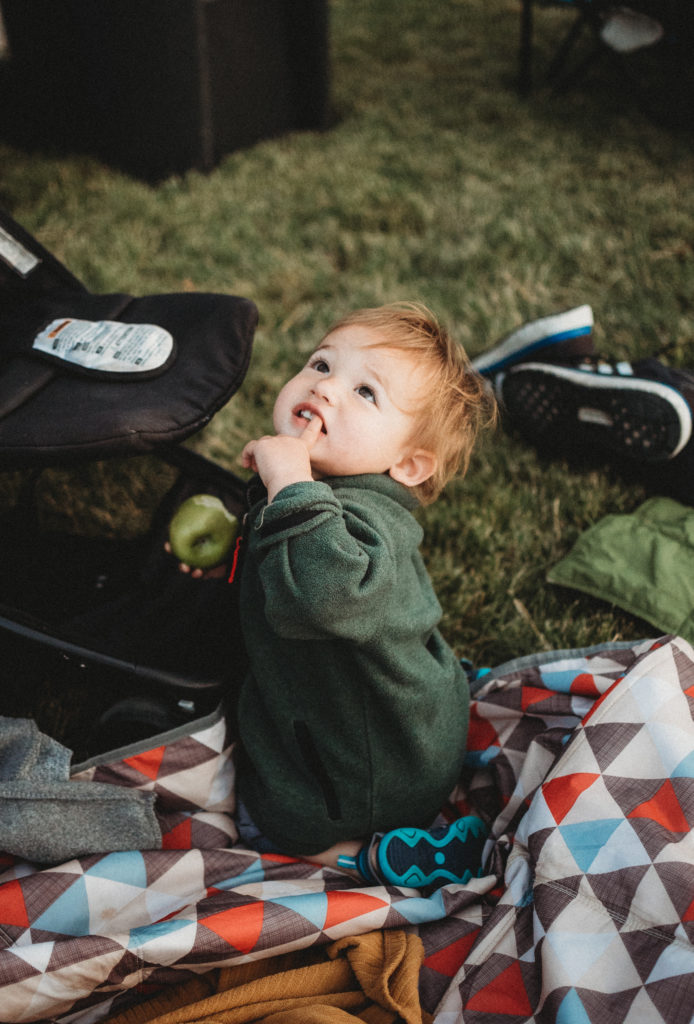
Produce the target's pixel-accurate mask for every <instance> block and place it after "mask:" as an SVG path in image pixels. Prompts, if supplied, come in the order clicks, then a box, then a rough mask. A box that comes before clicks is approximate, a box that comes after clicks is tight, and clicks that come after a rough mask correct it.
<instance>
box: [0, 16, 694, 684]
mask: <svg viewBox="0 0 694 1024" xmlns="http://www.w3.org/2000/svg"><path fill="white" fill-rule="evenodd" d="M330 8H331V67H332V109H333V123H332V125H331V127H330V128H329V130H327V131H326V132H323V133H311V132H308V133H297V134H293V135H287V136H285V137H282V138H278V139H274V140H269V141H265V142H262V143H259V144H258V145H256V146H254V147H252V148H250V149H248V150H245V151H242V152H236V153H232V154H230V155H228V156H227V157H226V158H224V159H223V160H222V161H221V163H220V164H219V166H218V167H217V168H216V169H215V170H214V171H213V172H212V173H210V174H208V175H203V174H200V173H197V172H190V173H188V174H186V175H185V176H183V177H174V178H171V179H170V180H167V181H164V182H162V183H161V184H159V185H157V186H154V187H152V186H149V185H147V184H144V183H142V182H139V181H136V180H134V179H130V178H128V177H126V176H124V175H122V174H120V173H118V172H116V171H114V170H112V169H110V168H108V167H106V166H104V165H102V164H100V163H99V162H98V161H96V160H95V159H90V158H86V157H70V156H65V155H55V154H53V155H51V154H42V155H36V154H31V155H30V154H27V153H25V152H22V151H20V150H17V149H15V148H12V147H10V146H8V145H3V144H0V204H2V205H4V206H5V207H6V208H7V209H9V211H10V212H11V213H12V214H13V216H14V217H15V218H16V219H17V220H18V221H20V223H22V224H24V226H25V227H27V228H28V229H29V230H31V231H32V232H34V233H35V234H36V235H37V236H38V237H39V238H40V240H41V241H42V242H43V243H44V244H45V245H46V246H47V247H48V248H50V249H51V250H53V251H54V252H55V253H56V255H57V256H58V257H59V258H61V259H62V260H63V261H64V262H65V263H66V264H67V265H68V266H69V267H70V268H71V269H72V270H73V272H74V273H76V274H77V275H78V276H79V277H81V278H82V279H83V280H84V281H85V282H86V283H87V284H88V285H89V286H90V288H92V289H93V290H95V291H111V290H113V291H125V292H131V293H134V294H147V293H153V292H159V291H180V290H192V289H197V290H201V291H203V290H204V291H220V292H234V293H237V294H242V295H245V296H248V297H249V298H251V299H253V300H254V301H255V302H256V303H257V305H258V307H259V310H260V318H261V319H260V326H259V330H258V332H257V340H256V345H255V351H254V359H253V363H252V366H251V369H250V372H249V374H248V377H247V380H246V382H245V384H244V386H243V388H242V389H241V392H240V393H239V395H238V396H237V397H236V398H234V400H233V401H232V402H231V403H230V405H229V406H227V407H226V408H225V409H224V410H223V411H222V412H221V413H220V414H219V415H218V416H217V417H216V418H215V420H214V421H213V422H212V424H211V425H210V426H209V427H208V428H207V430H206V431H205V432H204V433H203V434H202V435H200V436H199V437H198V438H196V439H195V440H194V442H192V443H194V444H195V446H196V447H197V448H199V450H200V451H202V452H204V453H205V454H207V455H209V456H211V457H212V458H214V459H216V460H218V461H220V462H222V463H223V464H225V465H227V466H230V467H232V468H236V459H237V457H238V453H239V452H240V450H241V447H242V446H243V443H244V441H245V440H246V439H247V438H248V437H250V436H254V435H256V434H257V433H258V432H261V431H263V432H264V431H266V430H267V429H268V428H269V423H270V410H271V405H272V397H273V394H274V392H275V390H276V389H277V387H278V386H279V384H281V383H282V382H283V380H284V379H285V378H286V377H287V376H288V375H289V374H290V373H291V372H293V371H294V370H295V369H296V368H298V366H299V365H300V364H301V363H302V361H303V359H304V357H305V356H306V354H307V353H308V352H309V351H310V350H311V348H312V346H313V345H314V343H315V341H316V339H317V338H318V336H319V335H320V333H321V331H322V330H323V329H324V328H325V327H326V326H327V325H328V324H329V323H330V322H331V321H332V320H333V319H334V318H335V317H336V316H337V315H338V314H340V313H341V312H343V311H344V310H346V309H348V308H350V307H356V306H362V305H371V304H378V303H381V302H384V301H389V300H395V299H405V298H406V299H409V298H413V299H419V300H422V301H424V302H426V303H427V304H428V305H430V306H431V307H432V308H434V309H435V310H436V311H437V312H438V314H439V315H440V317H441V318H442V319H443V320H444V321H446V322H447V323H448V324H449V325H450V327H451V328H452V329H453V331H454V333H455V334H456V335H457V336H458V337H459V339H460V340H461V342H462V343H463V344H464V345H465V346H466V348H467V349H468V351H469V352H470V354H471V355H475V354H476V353H478V352H481V351H483V350H484V349H485V348H487V347H489V346H490V345H491V344H493V343H494V341H495V340H496V339H497V338H498V337H499V336H501V335H503V334H504V333H505V332H507V331H508V330H510V329H512V328H513V327H515V326H517V325H519V324H520V323H522V322H524V321H525V320H528V319H531V318H533V317H537V316H542V315H545V314H547V313H550V312H554V311H556V310H559V309H563V308H567V307H569V306H573V305H578V304H580V303H584V302H589V303H591V305H592V306H593V309H594V313H595V318H596V330H595V337H596V344H597V345H598V347H599V348H600V349H601V350H602V351H603V352H605V353H606V354H608V355H611V356H618V357H620V358H629V357H637V356H642V355H647V354H659V355H660V356H661V358H663V359H665V360H666V361H668V362H670V363H671V364H672V365H694V345H693V342H692V338H694V308H693V300H694V248H693V243H694V196H693V194H692V182H693V177H694V175H693V172H694V134H693V133H692V132H691V131H689V132H687V131H681V130H680V131H678V130H673V129H671V128H669V127H663V126H659V125H657V124H655V123H653V122H652V121H650V120H647V119H646V118H645V117H644V116H643V115H642V114H641V113H640V111H639V110H638V109H637V108H636V106H635V104H634V102H633V100H632V99H631V98H630V90H629V89H628V87H626V85H625V83H624V82H623V80H621V79H620V78H619V76H618V74H617V72H616V70H615V68H614V67H611V66H610V65H608V64H603V65H600V66H599V67H597V68H596V69H595V71H594V73H592V74H591V76H589V78H588V80H587V81H586V82H585V84H584V85H583V86H581V87H579V88H575V89H573V90H571V91H570V92H568V93H567V94H566V95H561V96H555V95H552V94H551V93H549V92H548V91H547V90H546V89H542V88H538V89H537V90H536V91H535V92H534V93H533V94H532V95H531V96H530V97H527V98H521V97H520V96H519V95H518V93H517V90H516V88H515V74H516V60H517V45H518V21H519V18H518V13H519V4H518V3H517V2H516V0H448V2H446V3H440V4H432V3H430V2H428V0H332V3H331V5H330ZM536 20H537V35H536V48H537V57H538V64H540V63H542V61H543V60H544V59H546V57H547V55H548V54H549V52H550V51H551V48H552V45H553V41H554V40H555V38H556V35H557V33H558V32H560V31H561V30H562V28H563V27H564V26H565V24H566V15H565V13H564V12H557V11H549V10H547V11H543V10H542V9H541V8H538V10H537V14H536ZM140 472H141V471H140V470H139V468H138V469H137V470H135V469H134V468H133V469H132V470H129V469H128V467H127V466H125V467H123V466H120V465H119V466H118V480H117V483H116V484H115V485H113V486H112V487H111V489H110V490H109V493H108V495H107V500H106V499H104V498H103V495H101V494H100V493H97V491H98V490H99V488H100V487H101V484H102V477H101V475H100V473H98V474H97V473H96V472H95V471H93V470H92V469H89V468H87V469H85V470H83V471H80V473H79V474H78V475H79V476H80V480H79V481H78V485H79V488H81V489H80V491H79V496H78V497H77V498H74V497H73V494H74V492H73V491H72V490H71V487H72V485H70V486H69V487H68V485H67V484H65V485H63V484H62V483H60V482H59V483H58V484H57V485H56V486H57V490H56V498H55V506H56V514H59V515H60V516H62V517H63V519H64V518H66V517H67V518H68V519H70V517H71V516H73V514H74V516H75V522H76V523H77V521H78V520H79V519H80V518H88V517H89V516H92V517H93V518H95V520H96V522H97V524H98V527H99V528H100V529H109V530H110V529H113V530H118V529H120V528H122V527H123V523H128V524H130V523H131V522H132V521H136V520H137V510H138V509H139V508H140V507H141V506H142V505H143V504H144V503H146V500H147V495H148V493H149V487H148V483H147V480H146V479H144V480H143V478H142V477H141V476H140V475H139V474H140ZM109 486H111V485H109ZM114 494H116V495H117V499H116V502H115V504H116V505H117V511H115V512H113V514H111V513H109V512H107V511H105V509H104V507H102V506H105V505H108V503H109V501H112V500H113V497H114ZM643 498H644V492H643V491H642V490H641V488H640V487H635V486H629V487H628V486H626V485H625V484H624V483H622V482H620V481H619V480H618V479H617V478H616V477H615V476H614V474H613V473H612V472H611V471H610V470H609V469H607V468H606V467H605V468H602V467H600V468H598V469H591V470H580V469H572V468H569V467H568V466H567V465H566V464H564V463H562V462H561V461H556V462H552V463H548V462H545V461H542V460H540V459H538V457H537V455H536V454H535V452H534V451H532V450H530V449H528V448H527V447H525V446H524V445H522V444H521V443H520V442H519V441H517V440H514V439H513V438H510V437H508V436H506V435H505V434H504V433H503V432H502V431H497V432H496V433H495V435H494V436H493V437H490V438H488V439H487V441H486V442H485V444H484V445H483V446H482V448H481V449H480V451H479V453H478V454H477V456H476V457H475V459H474V460H473V463H472V466H471V469H470V472H469V474H468V476H467V478H466V479H465V480H463V481H456V482H455V483H454V484H452V485H451V486H450V487H449V489H448V490H447V492H446V494H445V496H444V497H443V498H442V499H441V500H440V501H439V502H438V503H437V504H436V505H434V506H433V507H431V508H428V509H427V510H426V511H423V512H422V513H421V520H422V522H423V524H424V526H425V529H426V547H425V554H426V557H427V561H428V565H429V567H430V570H431V573H432V576H433V578H434V581H435V584H436V586H437V589H438V592H439V595H440V599H441V603H442V606H443V608H444V623H443V625H444V631H445V633H446V635H447V637H448V638H449V639H450V640H451V642H452V643H453V644H454V646H455V647H456V649H457V650H458V651H459V653H460V654H461V655H462V654H465V655H467V656H468V657H470V658H472V659H473V661H475V662H476V663H478V664H479V663H484V664H497V663H500V662H502V661H505V660H506V659H508V658H511V657H515V656H518V655H522V654H526V653H530V652H532V651H535V650H538V649H550V648H564V647H573V646H578V645H585V644H593V643H599V642H602V641H608V640H612V639H616V638H619V639H630V638H635V637H640V636H644V635H651V634H652V632H653V630H652V628H651V627H649V626H648V625H646V624H645V623H643V622H640V621H638V620H635V619H633V618H632V617H630V616H628V615H626V614H623V613H621V612H618V611H617V610H615V609H612V608H610V607H607V606H604V605H598V604H597V603H596V602H593V601H591V600H589V599H588V598H584V597H580V596H578V595H576V594H574V593H569V592H566V591H559V590H558V589H557V588H553V587H550V586H549V585H548V584H546V583H545V574H546V572H547V570H548V568H549V567H550V566H551V565H553V564H554V563H555V562H556V561H557V560H558V559H559V558H560V557H561V556H562V555H563V554H564V553H566V552H567V551H568V550H569V548H570V547H571V545H572V543H573V541H574V540H575V539H576V537H577V536H578V535H579V533H581V532H582V531H583V530H585V529H586V527H588V526H589V525H591V524H592V523H595V522H596V521H597V520H599V519H600V518H601V517H602V516H604V515H606V514H607V513H610V512H614V511H620V510H629V509H633V508H635V507H636V506H637V505H638V504H639V503H640V502H641V501H642V500H643Z"/></svg>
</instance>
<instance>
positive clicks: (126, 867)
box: [85, 850, 147, 889]
mask: <svg viewBox="0 0 694 1024" xmlns="http://www.w3.org/2000/svg"><path fill="white" fill-rule="evenodd" d="M85 874H86V875H93V876H94V877H95V878H106V879H107V880H108V881H109V882H124V883H125V885H139V886H140V888H141V889H146V888H147V869H146V867H145V860H144V857H143V856H142V854H141V853H139V852H138V851H137V850H125V851H123V852H122V853H109V854H107V855H106V856H105V857H101V859H100V860H98V861H97V862H96V864H93V865H92V866H91V867H90V868H89V869H88V870H87V871H85Z"/></svg>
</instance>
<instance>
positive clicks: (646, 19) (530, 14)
mask: <svg viewBox="0 0 694 1024" xmlns="http://www.w3.org/2000/svg"><path fill="white" fill-rule="evenodd" d="M535 4H538V5H539V6H541V7H555V8H563V9H565V10H566V11H567V12H568V13H570V14H572V15H573V20H572V22H571V25H570V27H569V29H568V31H567V32H566V33H565V35H564V36H563V38H562V39H561V41H560V44H559V46H558V48H557V50H556V52H555V54H554V56H553V57H552V59H551V61H550V63H549V65H548V66H547V68H546V71H545V73H544V79H545V81H547V82H548V83H551V84H552V85H553V86H554V87H555V88H560V87H561V88H567V87H568V86H569V85H571V84H573V83H574V82H576V81H578V80H579V79H580V78H581V77H582V75H584V74H585V72H586V70H587V69H588V67H589V66H590V65H591V64H593V63H594V62H595V61H596V60H597V59H598V58H599V57H600V56H603V55H610V56H611V57H612V58H613V59H614V60H615V62H617V63H618V65H619V68H620V72H621V74H622V75H624V76H625V77H626V78H627V80H628V81H629V84H630V87H631V88H632V89H636V88H637V87H638V82H637V80H636V79H635V78H634V76H632V75H631V73H630V69H629V66H628V64H627V62H626V61H625V59H624V58H625V56H626V55H627V54H629V53H633V52H634V51H636V50H638V49H642V48H643V47H646V46H651V45H653V44H654V43H656V42H658V41H659V40H660V39H661V38H662V35H663V29H662V26H661V24H660V22H659V21H657V20H656V19H655V18H653V17H652V16H651V15H650V14H649V13H647V12H646V11H645V10H635V9H634V8H633V7H628V8H627V7H624V6H622V5H620V4H616V3H614V2H608V0H521V32H520V51H519V88H520V91H521V92H522V93H525V94H527V93H528V92H529V91H530V89H531V88H532V84H533V68H532V59H533V28H534V25H533V19H534V10H533V8H534V5H535ZM586 35H587V36H589V38H590V45H589V46H588V47H587V49H585V50H584V52H582V53H581V54H580V55H578V56H577V57H576V59H575V60H574V61H573V62H572V61H571V58H572V55H573V54H574V52H575V50H576V48H577V45H578V43H579V40H580V39H581V37H583V36H586Z"/></svg>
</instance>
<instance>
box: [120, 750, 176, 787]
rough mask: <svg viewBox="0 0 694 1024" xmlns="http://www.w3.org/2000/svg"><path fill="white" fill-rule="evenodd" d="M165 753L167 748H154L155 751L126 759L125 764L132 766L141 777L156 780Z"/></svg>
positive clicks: (124, 759) (146, 751)
mask: <svg viewBox="0 0 694 1024" xmlns="http://www.w3.org/2000/svg"><path fill="white" fill-rule="evenodd" d="M165 753H166V746H163V747H154V749H153V750H145V752H144V753H143V754H135V756H134V757H124V758H123V764H128V765H130V767H131V768H134V769H135V771H136V772H139V773H140V775H146V776H147V778H148V779H156V777H157V775H158V774H159V769H160V768H161V762H162V760H163V757H164V754H165Z"/></svg>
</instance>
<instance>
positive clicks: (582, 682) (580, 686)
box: [570, 672, 600, 697]
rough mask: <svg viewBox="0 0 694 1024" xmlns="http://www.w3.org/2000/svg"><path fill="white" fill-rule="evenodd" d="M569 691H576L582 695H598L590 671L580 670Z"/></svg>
mask: <svg viewBox="0 0 694 1024" xmlns="http://www.w3.org/2000/svg"><path fill="white" fill-rule="evenodd" d="M570 691H571V693H578V694H580V695H581V696H582V697H599V696H600V690H598V688H597V686H596V685H595V676H594V675H592V674H591V673H590V672H581V673H580V675H577V676H576V678H575V679H574V681H573V683H572V684H571V687H570Z"/></svg>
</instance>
